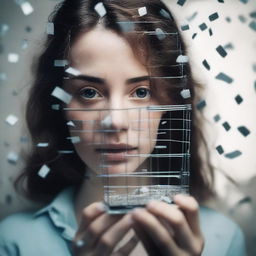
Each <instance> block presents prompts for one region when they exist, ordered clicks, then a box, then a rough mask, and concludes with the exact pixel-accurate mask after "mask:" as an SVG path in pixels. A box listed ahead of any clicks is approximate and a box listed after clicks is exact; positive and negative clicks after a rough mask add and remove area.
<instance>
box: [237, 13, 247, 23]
mask: <svg viewBox="0 0 256 256" xmlns="http://www.w3.org/2000/svg"><path fill="white" fill-rule="evenodd" d="M238 19H239V20H240V21H241V22H242V23H245V22H246V18H245V17H244V16H243V15H239V16H238Z"/></svg>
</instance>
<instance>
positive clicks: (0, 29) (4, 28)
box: [0, 24, 9, 36]
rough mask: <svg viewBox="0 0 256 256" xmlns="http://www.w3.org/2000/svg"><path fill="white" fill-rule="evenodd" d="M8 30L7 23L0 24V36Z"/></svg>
mask: <svg viewBox="0 0 256 256" xmlns="http://www.w3.org/2000/svg"><path fill="white" fill-rule="evenodd" d="M8 30H9V26H8V25H7V24H1V26H0V36H4V35H5V34H6V33H7V31H8Z"/></svg>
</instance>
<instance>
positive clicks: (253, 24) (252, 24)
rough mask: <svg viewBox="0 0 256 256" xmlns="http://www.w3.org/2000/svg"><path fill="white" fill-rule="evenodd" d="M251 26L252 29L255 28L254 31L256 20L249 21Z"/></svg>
mask: <svg viewBox="0 0 256 256" xmlns="http://www.w3.org/2000/svg"><path fill="white" fill-rule="evenodd" d="M249 27H250V28H251V29H253V30H254V31H256V21H254V20H253V21H252V22H250V23H249Z"/></svg>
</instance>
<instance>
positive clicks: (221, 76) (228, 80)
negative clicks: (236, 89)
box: [215, 72, 233, 84]
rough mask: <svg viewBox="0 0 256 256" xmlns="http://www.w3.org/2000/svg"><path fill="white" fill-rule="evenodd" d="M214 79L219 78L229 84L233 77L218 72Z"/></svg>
mask: <svg viewBox="0 0 256 256" xmlns="http://www.w3.org/2000/svg"><path fill="white" fill-rule="evenodd" d="M215 78H216V79H218V80H221V81H223V82H226V83H228V84H231V83H232V82H233V78H231V77H229V76H228V75H226V74H224V73H222V72H221V73H219V74H218V75H217V76H216V77H215Z"/></svg>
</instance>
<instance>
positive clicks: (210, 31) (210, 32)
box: [209, 28, 213, 36]
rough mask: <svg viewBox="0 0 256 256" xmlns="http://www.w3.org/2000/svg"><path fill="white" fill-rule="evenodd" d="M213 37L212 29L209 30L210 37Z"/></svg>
mask: <svg viewBox="0 0 256 256" xmlns="http://www.w3.org/2000/svg"><path fill="white" fill-rule="evenodd" d="M212 35H213V33H212V29H211V28H209V36H212Z"/></svg>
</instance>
